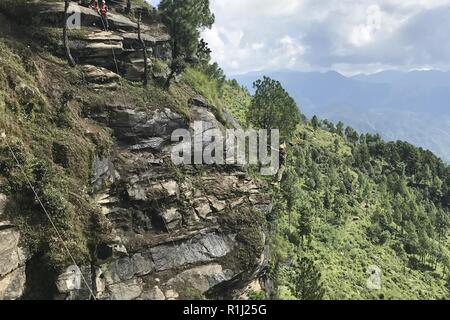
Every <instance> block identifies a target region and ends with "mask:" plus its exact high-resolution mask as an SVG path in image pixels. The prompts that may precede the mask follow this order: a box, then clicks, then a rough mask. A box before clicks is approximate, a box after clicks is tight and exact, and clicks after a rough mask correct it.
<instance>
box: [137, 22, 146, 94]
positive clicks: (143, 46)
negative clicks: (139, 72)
mask: <svg viewBox="0 0 450 320" xmlns="http://www.w3.org/2000/svg"><path fill="white" fill-rule="evenodd" d="M138 38H139V42H140V43H141V45H142V54H143V56H144V76H143V79H142V82H143V84H144V87H147V83H148V64H147V48H146V47H145V41H144V40H143V39H142V36H141V14H139V20H138Z"/></svg>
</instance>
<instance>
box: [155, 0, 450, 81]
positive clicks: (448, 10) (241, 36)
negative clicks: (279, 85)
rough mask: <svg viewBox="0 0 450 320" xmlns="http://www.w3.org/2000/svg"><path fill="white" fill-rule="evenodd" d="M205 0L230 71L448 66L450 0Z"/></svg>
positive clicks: (216, 51)
mask: <svg viewBox="0 0 450 320" xmlns="http://www.w3.org/2000/svg"><path fill="white" fill-rule="evenodd" d="M151 2H152V3H153V4H155V5H156V4H157V2H158V1H154V0H152V1H151ZM210 2H211V9H212V11H213V12H214V14H215V16H216V22H215V24H214V26H213V27H212V29H209V30H203V31H202V36H203V38H204V39H205V40H206V42H207V43H208V44H209V46H210V48H211V49H212V51H213V53H212V59H213V60H214V61H216V62H218V63H219V65H220V66H221V67H222V68H223V69H224V70H225V72H226V73H227V75H229V76H230V75H236V74H242V73H247V72H252V71H262V70H264V71H274V70H298V71H321V72H322V71H329V70H335V71H338V72H340V73H342V74H345V75H354V74H358V73H374V72H378V71H382V70H405V71H406V70H429V69H434V70H445V71H447V70H450V0H377V1H374V0H210Z"/></svg>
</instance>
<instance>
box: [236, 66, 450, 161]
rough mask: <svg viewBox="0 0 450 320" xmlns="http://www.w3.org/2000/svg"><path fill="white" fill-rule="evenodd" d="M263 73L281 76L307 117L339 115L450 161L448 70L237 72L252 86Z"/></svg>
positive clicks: (336, 117)
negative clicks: (241, 73) (357, 72)
mask: <svg viewBox="0 0 450 320" xmlns="http://www.w3.org/2000/svg"><path fill="white" fill-rule="evenodd" d="M263 75H267V76H269V77H271V78H273V79H276V80H278V81H280V82H281V83H282V85H283V86H284V88H285V89H286V90H287V91H288V92H289V94H290V95H291V96H292V97H293V98H294V99H295V100H296V101H297V103H298V105H299V108H300V110H301V112H302V113H304V114H305V115H306V116H308V117H311V116H313V115H317V116H318V117H320V118H322V119H329V120H332V121H335V122H337V121H339V120H341V121H343V122H344V123H345V124H346V125H350V126H352V127H354V128H355V129H357V130H358V131H360V132H372V133H376V132H378V133H380V134H381V135H382V136H383V137H384V138H385V139H387V140H405V141H408V142H410V143H412V144H415V145H418V146H421V147H423V148H425V149H429V150H431V151H433V152H434V153H436V154H437V155H438V156H440V157H442V159H444V160H446V161H450V72H440V71H411V72H400V71H383V72H379V73H375V74H371V75H363V74H361V75H356V76H353V77H345V76H343V75H341V74H339V73H337V72H334V71H330V72H326V73H318V72H297V71H278V72H257V73H249V74H245V75H240V76H236V77H235V78H236V80H238V82H239V83H241V84H242V85H244V86H246V87H247V88H248V89H249V90H250V92H252V91H253V89H252V83H253V81H255V80H257V79H259V78H261V77H262V76H263Z"/></svg>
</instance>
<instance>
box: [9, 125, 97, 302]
mask: <svg viewBox="0 0 450 320" xmlns="http://www.w3.org/2000/svg"><path fill="white" fill-rule="evenodd" d="M1 138H2V139H3V140H4V141H5V143H6V146H7V147H8V149H9V152H10V153H11V154H12V156H13V158H14V161H15V162H16V164H17V166H18V167H19V169H20V171H21V173H22V175H23V176H24V177H25V180H26V182H27V184H28V186H29V187H30V189H31V190H32V191H33V193H34V196H35V197H36V199H37V201H38V202H39V205H40V206H41V208H42V210H43V211H44V213H45V215H46V216H47V218H48V220H49V221H50V224H51V226H52V227H53V229H54V230H55V232H56V235H57V236H58V238H59V240H60V241H61V243H62V244H63V247H64V249H65V250H66V252H67V254H68V255H69V257H70V260H72V263H73V264H74V265H75V266H76V267H77V268H78V269H79V270H80V275H81V278H82V279H83V282H84V284H85V285H86V287H87V288H88V290H89V293H90V295H91V297H92V298H93V299H94V300H96V298H95V295H94V292H93V291H92V288H91V286H90V285H89V283H88V282H87V280H86V278H85V277H84V275H83V272H82V271H81V268H80V267H79V266H78V264H77V262H76V261H75V258H74V257H73V255H72V253H71V252H70V250H69V248H68V246H67V245H66V242H65V241H64V239H63V237H62V235H61V233H60V232H59V230H58V228H57V227H56V225H55V223H54V222H53V219H52V217H51V216H50V214H49V213H48V211H47V209H46V208H45V206H44V204H43V203H42V201H41V198H40V197H39V195H38V194H37V192H36V189H35V188H34V186H33V184H32V183H31V181H30V179H29V178H28V175H27V174H26V172H25V170H24V169H23V167H22V165H21V164H20V162H19V160H18V159H17V157H16V154H15V153H14V150H13V149H12V148H11V145H10V144H9V143H8V140H7V138H6V134H5V133H2V134H1Z"/></svg>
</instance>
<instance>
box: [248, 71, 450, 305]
mask: <svg viewBox="0 0 450 320" xmlns="http://www.w3.org/2000/svg"><path fill="white" fill-rule="evenodd" d="M263 82H265V83H266V84H267V83H271V84H272V86H271V87H270V86H269V87H270V89H267V87H268V86H267V85H266V86H264V85H262V84H261V81H260V82H257V83H255V91H256V93H255V98H253V101H252V102H251V103H250V104H249V110H250V112H248V114H247V115H248V117H247V120H248V121H249V122H250V123H251V122H252V120H254V117H255V116H254V114H257V115H256V117H258V116H261V114H258V113H255V112H254V110H255V109H258V108H259V105H258V102H257V101H258V100H260V99H265V100H264V102H260V103H262V104H263V105H266V106H267V105H270V104H271V103H275V104H276V103H279V101H280V99H279V98H278V99H275V98H274V97H277V94H278V96H279V95H281V96H283V95H284V96H285V99H287V101H289V98H288V93H287V92H285V91H284V89H283V88H282V87H281V85H280V84H279V83H277V82H276V81H274V80H271V79H269V78H264V80H263ZM263 91H264V92H263ZM268 92H270V93H272V94H268ZM275 92H276V93H277V94H275ZM284 101H286V100H284ZM281 105H283V106H285V105H286V102H284V104H280V106H281ZM278 110H280V111H279V112H288V113H289V117H288V118H290V119H291V120H289V121H288V122H286V121H285V120H282V121H279V120H277V119H279V118H280V116H279V115H276V113H273V114H272V118H271V119H272V120H271V121H272V122H271V123H270V126H273V127H277V126H280V127H286V126H287V125H289V123H291V122H296V129H295V130H293V133H291V134H290V136H289V138H287V139H286V141H285V143H286V145H287V147H286V149H287V156H286V160H285V168H284V170H285V171H284V174H283V178H282V180H281V184H280V186H279V187H275V188H273V197H274V210H273V211H272V213H271V214H270V215H269V216H268V217H267V218H268V221H269V226H270V227H269V229H270V244H271V273H270V277H271V279H272V280H273V284H274V290H273V292H271V293H270V294H271V297H272V298H282V299H297V298H298V299H322V298H325V299H444V298H447V297H448V295H449V291H448V289H449V282H448V280H447V278H448V272H449V271H450V252H449V242H448V232H449V228H450V220H449V209H450V208H449V206H450V167H449V166H448V165H446V164H445V163H443V162H442V161H441V160H440V159H439V158H437V157H436V156H435V155H433V154H432V153H431V152H429V151H425V150H423V149H421V148H418V147H415V146H413V145H411V144H408V143H406V142H401V141H398V142H385V141H383V140H382V139H381V138H380V136H378V135H371V134H359V133H357V132H356V131H355V130H354V129H353V128H351V127H346V126H345V125H344V124H343V123H342V122H339V123H338V124H336V125H335V124H333V123H331V122H330V121H327V120H323V121H320V120H319V119H318V118H317V117H315V116H314V117H313V118H312V119H311V120H306V119H305V118H304V117H302V118H303V120H302V121H298V122H297V120H295V119H298V117H296V116H295V111H294V110H295V109H290V110H285V111H282V110H283V108H282V107H280V108H279V109H278ZM300 110H301V106H300ZM282 118H283V117H282ZM374 276H375V278H373V277H374ZM377 278H378V279H379V283H378V284H379V285H380V287H379V288H375V289H374V288H370V284H371V282H370V281H373V279H377ZM368 281H369V282H368Z"/></svg>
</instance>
